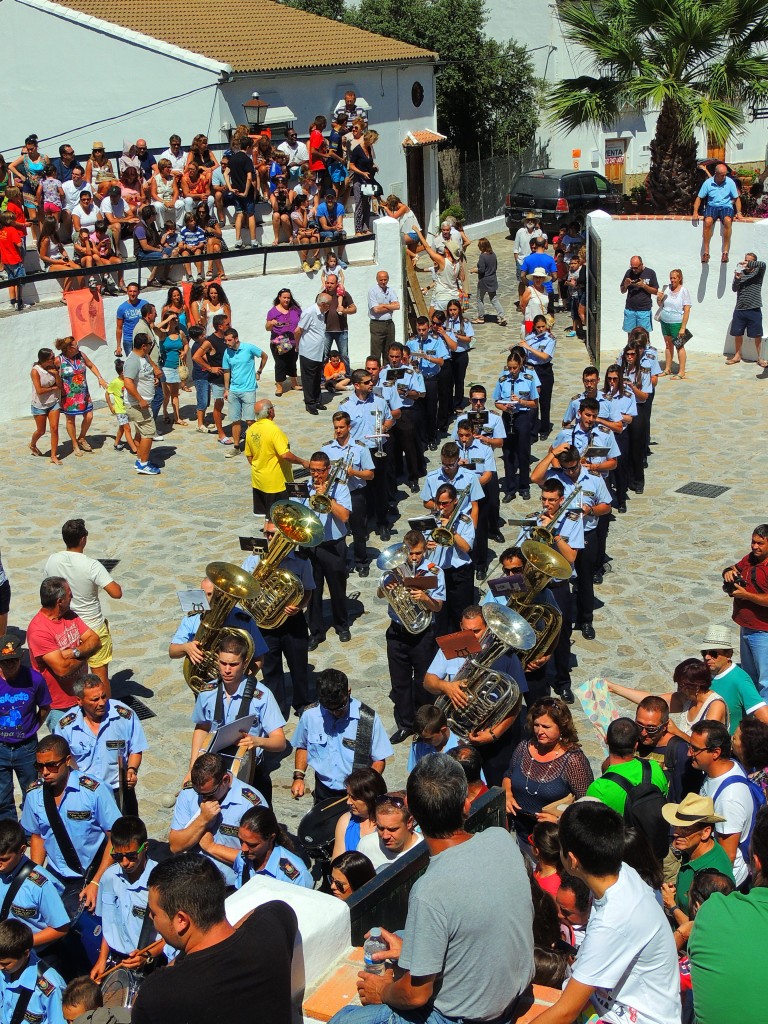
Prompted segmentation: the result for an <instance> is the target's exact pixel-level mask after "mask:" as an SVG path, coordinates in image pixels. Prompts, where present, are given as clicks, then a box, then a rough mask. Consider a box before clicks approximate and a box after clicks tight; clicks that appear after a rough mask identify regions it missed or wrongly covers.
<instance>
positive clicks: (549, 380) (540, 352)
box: [520, 313, 557, 441]
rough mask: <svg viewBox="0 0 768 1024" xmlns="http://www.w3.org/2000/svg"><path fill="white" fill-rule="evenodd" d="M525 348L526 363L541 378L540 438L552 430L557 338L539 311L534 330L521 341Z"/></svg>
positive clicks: (535, 318) (541, 439)
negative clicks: (551, 413)
mask: <svg viewBox="0 0 768 1024" xmlns="http://www.w3.org/2000/svg"><path fill="white" fill-rule="evenodd" d="M520 348H522V349H524V350H525V365H526V366H527V367H528V369H529V370H534V371H535V373H536V376H537V377H538V378H539V432H538V433H539V440H540V441H543V440H545V438H547V437H549V435H550V433H551V431H552V419H551V417H550V409H551V407H552V388H553V387H554V386H555V374H554V370H553V369H552V361H553V359H554V357H555V349H556V348H557V339H556V338H555V337H554V335H553V334H552V332H551V331H550V330H549V327H548V326H547V318H546V317H545V316H544V315H543V314H541V313H539V314H538V316H535V317H534V318H533V331H532V332H531V333H530V334H528V335H526V337H525V340H524V341H521V342H520Z"/></svg>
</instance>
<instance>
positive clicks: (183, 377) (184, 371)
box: [179, 359, 189, 384]
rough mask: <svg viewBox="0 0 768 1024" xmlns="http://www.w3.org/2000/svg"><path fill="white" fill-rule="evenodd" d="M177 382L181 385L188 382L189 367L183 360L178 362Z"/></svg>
mask: <svg viewBox="0 0 768 1024" xmlns="http://www.w3.org/2000/svg"><path fill="white" fill-rule="evenodd" d="M179 380H180V381H181V382H182V384H184V383H186V381H188V380H189V367H188V366H187V364H186V363H185V362H184V360H183V359H180V360H179Z"/></svg>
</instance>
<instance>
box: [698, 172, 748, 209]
mask: <svg viewBox="0 0 768 1024" xmlns="http://www.w3.org/2000/svg"><path fill="white" fill-rule="evenodd" d="M738 194H739V190H738V189H737V188H736V182H735V181H734V180H733V178H729V177H728V176H727V175H726V178H725V181H723V183H722V184H721V185H718V183H717V182H716V181H715V179H714V177H712V178H707V180H706V181H705V182H704V183H703V184H702V186H701V188H700V189H699V199H704V200H705V201H706V204H707V206H726V207H733V201H734V199H736V197H737V196H738Z"/></svg>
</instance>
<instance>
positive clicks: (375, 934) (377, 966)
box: [363, 928, 389, 974]
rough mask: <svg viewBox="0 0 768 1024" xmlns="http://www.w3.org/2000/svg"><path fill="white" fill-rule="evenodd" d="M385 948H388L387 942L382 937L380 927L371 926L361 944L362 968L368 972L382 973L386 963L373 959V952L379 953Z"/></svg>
mask: <svg viewBox="0 0 768 1024" xmlns="http://www.w3.org/2000/svg"><path fill="white" fill-rule="evenodd" d="M385 949H389V943H388V942H387V941H386V940H385V939H384V938H383V937H382V934H381V928H371V930H370V932H369V933H368V938H367V939H366V940H365V943H364V944H363V963H364V967H363V970H365V971H367V972H368V973H369V974H383V973H384V971H385V970H386V966H387V965H386V964H385V963H384V961H383V960H382V961H380V962H379V961H377V960H374V959H373V954H374V953H381V952H382V951H383V950H385Z"/></svg>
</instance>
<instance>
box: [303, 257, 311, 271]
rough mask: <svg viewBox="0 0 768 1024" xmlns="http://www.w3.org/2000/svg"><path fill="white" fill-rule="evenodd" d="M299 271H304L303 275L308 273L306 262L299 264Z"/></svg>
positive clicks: (308, 268)
mask: <svg viewBox="0 0 768 1024" xmlns="http://www.w3.org/2000/svg"><path fill="white" fill-rule="evenodd" d="M301 269H302V270H303V271H304V273H305V274H308V273H309V271H310V269H311V268H310V266H309V264H308V263H307V261H306V260H304V262H303V263H302V264H301Z"/></svg>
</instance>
